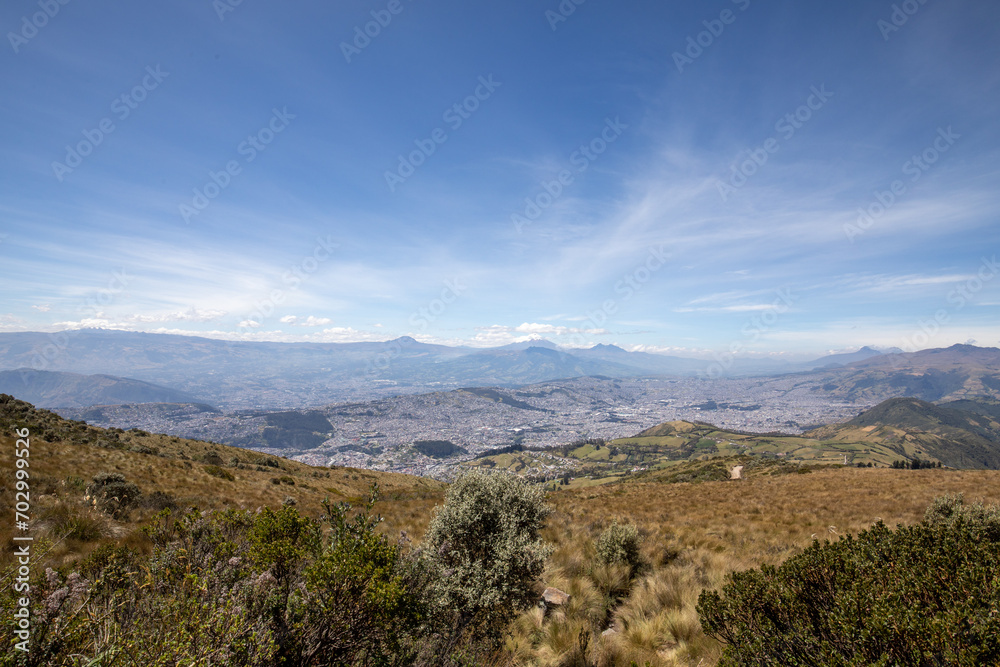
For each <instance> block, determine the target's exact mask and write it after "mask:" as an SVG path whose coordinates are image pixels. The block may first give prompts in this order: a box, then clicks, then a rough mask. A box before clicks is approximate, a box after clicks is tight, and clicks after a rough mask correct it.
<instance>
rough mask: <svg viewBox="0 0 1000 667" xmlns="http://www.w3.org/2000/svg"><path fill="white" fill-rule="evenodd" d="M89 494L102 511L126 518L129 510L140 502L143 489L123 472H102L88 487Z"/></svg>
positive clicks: (118, 517) (114, 516)
mask: <svg viewBox="0 0 1000 667" xmlns="http://www.w3.org/2000/svg"><path fill="white" fill-rule="evenodd" d="M87 496H88V497H90V498H91V499H92V500H93V501H94V503H95V505H96V506H97V508H98V509H99V510H101V511H102V512H105V513H107V514H109V515H111V516H112V517H113V518H115V519H124V518H126V517H127V516H128V512H129V510H130V509H132V508H133V507H135V506H136V505H137V504H138V502H139V498H140V497H141V496H142V491H140V490H139V487H138V486H136V485H135V484H133V483H132V482H128V481H126V480H125V476H124V475H122V474H121V473H117V472H102V473H100V474H98V475H97V476H95V477H94V481H93V483H92V484H90V486H88V487H87Z"/></svg>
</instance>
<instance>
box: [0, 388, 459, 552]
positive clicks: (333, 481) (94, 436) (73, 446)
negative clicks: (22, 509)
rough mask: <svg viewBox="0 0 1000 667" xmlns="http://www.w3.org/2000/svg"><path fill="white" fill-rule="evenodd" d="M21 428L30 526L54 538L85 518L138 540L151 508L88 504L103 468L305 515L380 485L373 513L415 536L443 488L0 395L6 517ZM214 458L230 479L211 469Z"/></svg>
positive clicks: (191, 501)
mask: <svg viewBox="0 0 1000 667" xmlns="http://www.w3.org/2000/svg"><path fill="white" fill-rule="evenodd" d="M25 427H26V428H28V429H29V431H30V434H31V435H30V441H31V447H30V452H31V454H30V464H31V467H30V471H31V480H30V481H31V515H32V517H33V519H34V523H33V526H32V533H33V534H35V535H36V536H38V537H44V536H46V535H48V536H55V535H56V534H58V533H59V532H60V530H59V529H60V528H61V527H62V526H64V525H65V523H66V521H67V519H68V517H72V516H76V517H82V518H84V519H86V520H87V521H89V522H90V523H91V524H92V525H93V526H94V527H95V528H96V529H97V530H98V531H99V532H100V533H101V534H102V535H103V538H118V539H133V540H139V538H138V536H137V535H136V534H135V529H136V527H137V526H138V525H139V524H140V523H142V522H143V521H145V520H148V519H149V518H150V517H151V516H152V515H153V514H155V513H156V511H157V509H156V508H154V507H140V508H138V509H136V510H134V511H133V512H132V513H131V517H130V520H128V521H125V522H115V521H111V520H110V519H109V518H107V517H104V516H103V515H101V514H100V513H98V512H97V511H96V510H93V509H91V508H89V507H88V506H87V503H86V501H85V500H84V495H85V490H84V487H85V484H86V483H89V482H90V481H91V480H92V479H93V477H94V476H95V475H97V474H98V473H101V472H117V473H121V474H123V475H124V476H125V477H126V479H127V480H128V481H130V482H134V483H136V484H137V485H138V486H139V488H140V489H141V490H142V492H143V493H144V494H147V495H148V494H151V493H152V492H154V491H159V492H163V493H166V494H169V495H170V496H172V497H173V498H174V499H175V500H176V502H177V505H178V506H179V507H181V508H184V507H190V506H196V507H198V508H200V509H203V510H211V509H222V508H227V507H240V508H257V507H262V506H270V507H277V506H280V505H281V503H282V502H283V501H284V500H285V499H286V498H289V497H291V498H294V499H295V501H296V502H297V504H298V506H299V508H300V509H301V510H302V511H303V512H305V513H307V514H310V515H316V514H318V513H319V511H320V503H321V501H322V500H323V499H324V498H330V499H331V500H333V501H339V500H355V501H356V500H359V499H361V498H363V497H364V496H366V495H367V492H368V488H369V486H370V484H371V483H372V482H377V483H378V484H379V486H380V487H381V489H382V497H383V502H381V503H380V504H379V506H378V507H377V511H380V512H381V513H383V514H384V515H385V516H386V519H387V521H386V529H387V530H392V531H394V532H396V531H398V530H407V531H408V532H411V533H416V534H422V532H423V530H424V528H425V527H426V524H427V522H428V520H429V514H430V508H431V507H432V506H433V505H434V504H436V503H439V502H440V500H441V498H442V497H443V491H442V490H443V488H444V485H443V484H441V483H440V482H436V481H434V480H431V479H426V478H421V477H413V476H410V475H402V474H397V473H386V472H378V471H371V470H356V469H352V468H320V467H312V466H308V465H305V464H303V463H299V462H296V461H291V460H288V459H283V458H278V457H274V456H268V455H264V454H260V453H258V452H254V451H251V450H245V449H239V448H236V447H228V446H225V445H219V444H214V443H208V442H203V441H198V440H186V439H183V438H177V437H173V436H166V435H154V434H146V433H144V432H136V431H125V432H122V431H119V430H115V429H108V430H106V429H101V428H96V427H92V426H87V425H85V424H84V423H82V422H73V421H68V420H64V419H62V418H61V417H59V416H58V415H55V414H54V413H51V412H48V411H46V410H35V409H34V408H32V407H31V406H30V405H29V404H27V403H23V402H21V401H14V402H10V401H6V402H5V401H4V398H3V397H0V469H2V470H4V471H7V472H6V473H5V474H4V476H3V477H2V478H0V512H5V513H6V514H7V515H8V516H13V503H14V489H13V481H14V479H13V474H12V472H11V471H13V470H14V449H15V447H14V444H15V439H16V436H15V429H19V428H25ZM141 452H154V453H141ZM213 464H214V465H216V466H217V468H221V469H222V470H223V471H224V472H225V473H228V474H229V475H231V476H232V477H233V480H232V481H230V480H228V479H223V478H220V477H219V476H216V475H212V474H210V472H209V471H210V470H212V468H211V467H210V466H211V465H213ZM275 482H277V483H275ZM11 533H12V527H11V525H10V522H7V523H5V524H3V525H0V540H2V541H3V542H4V543H5V544H10V541H9V537H10V536H11ZM130 536H131V537H130ZM99 541H100V540H99V539H94V540H74V539H68V540H65V541H64V542H63V543H62V544H61V545H60V546H59V547H58V548H57V549H56V551H55V555H57V556H60V557H64V558H65V559H67V560H73V559H75V558H77V557H79V556H81V555H84V554H86V553H88V552H89V551H90V550H92V549H93V548H94V547H95V546H96V545H97V543H99Z"/></svg>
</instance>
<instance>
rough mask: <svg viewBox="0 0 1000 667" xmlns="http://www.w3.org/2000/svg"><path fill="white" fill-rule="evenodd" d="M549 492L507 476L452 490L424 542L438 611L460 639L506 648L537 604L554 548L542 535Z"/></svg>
mask: <svg viewBox="0 0 1000 667" xmlns="http://www.w3.org/2000/svg"><path fill="white" fill-rule="evenodd" d="M550 511H551V510H550V509H549V508H548V507H547V506H546V505H545V502H544V492H543V491H542V489H541V488H540V487H538V486H533V485H531V484H529V483H528V482H526V481H525V480H523V479H521V478H519V477H514V476H512V475H506V474H491V473H485V472H479V471H474V472H469V473H466V474H464V475H463V476H462V477H460V478H459V479H457V480H456V481H455V482H454V483H453V484H452V485H451V487H450V488H449V489H448V493H447V495H446V497H445V504H444V505H443V506H441V507H440V508H438V511H437V513H436V514H435V516H434V519H433V520H432V521H431V525H430V528H429V530H428V532H427V535H426V537H425V538H424V549H425V554H426V557H427V559H428V561H429V562H430V563H431V565H432V567H434V568H435V570H436V571H437V576H436V578H435V579H436V580H435V582H434V585H433V587H432V591H431V594H432V598H433V604H434V606H435V607H436V608H437V609H438V611H439V613H440V614H442V616H444V617H445V618H446V619H447V620H448V622H449V623H450V624H451V625H452V631H453V632H456V634H462V633H465V632H468V633H471V634H472V635H473V636H475V637H477V638H483V639H487V640H494V641H495V640H499V639H500V638H501V637H502V636H503V633H504V632H505V630H506V628H507V626H508V624H509V623H510V621H511V620H513V619H514V618H515V617H516V616H517V614H518V613H519V612H520V611H522V610H524V609H527V608H528V607H530V606H531V605H532V604H534V603H535V601H536V600H537V591H536V590H535V584H536V583H537V581H538V578H539V577H540V576H541V574H542V571H543V569H544V568H545V559H546V558H547V557H548V555H549V553H551V548H550V547H549V546H548V545H547V544H546V543H545V541H544V540H543V539H542V538H541V536H540V535H539V533H540V531H541V528H542V525H543V523H544V520H545V518H546V517H547V516H548V515H549V513H550Z"/></svg>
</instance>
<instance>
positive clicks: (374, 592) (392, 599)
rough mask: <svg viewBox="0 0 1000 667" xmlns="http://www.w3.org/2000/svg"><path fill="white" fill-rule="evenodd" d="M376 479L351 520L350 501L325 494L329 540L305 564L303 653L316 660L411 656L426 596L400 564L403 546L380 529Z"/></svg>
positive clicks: (397, 660) (382, 660) (393, 660)
mask: <svg viewBox="0 0 1000 667" xmlns="http://www.w3.org/2000/svg"><path fill="white" fill-rule="evenodd" d="M377 499H378V487H377V486H373V487H372V492H371V495H370V496H369V499H368V503H367V505H365V506H364V508H362V509H361V511H360V512H359V513H358V514H357V515H356V516H355V517H354V518H353V519H352V520H350V521H348V519H347V514H348V511H349V510H350V506H349V505H348V504H347V503H338V504H336V505H333V504H331V503H329V502H324V503H323V506H324V508H325V510H326V520H327V522H328V523H329V526H330V528H331V536H330V543H329V546H328V547H327V548H326V549H325V550H324V551H323V553H322V555H320V556H319V557H318V558H317V559H316V560H315V561H313V562H312V564H311V565H310V566H309V567H308V568H307V569H306V571H305V581H306V584H307V598H306V600H305V604H304V609H305V610H306V614H305V618H304V620H303V623H302V626H301V627H302V628H303V629H304V630H303V632H302V636H301V640H300V641H301V646H302V651H303V653H305V654H307V655H310V656H312V657H313V660H315V661H316V663H314V664H331V665H333V664H337V665H340V664H344V665H351V664H357V663H358V662H362V663H363V664H377V665H396V664H398V665H404V664H407V665H408V664H411V662H412V661H411V659H412V649H411V648H410V646H409V645H408V642H407V640H408V639H409V638H410V634H411V633H412V632H413V631H415V630H416V629H417V627H418V625H419V622H420V620H421V613H420V610H421V604H420V601H419V600H418V599H417V596H416V591H414V590H411V589H410V587H409V586H408V582H407V579H406V578H405V577H404V576H403V573H402V571H401V569H400V550H399V547H398V546H396V545H393V544H390V543H389V541H388V539H387V538H386V537H385V536H384V535H380V534H378V533H377V532H376V530H375V529H376V526H377V525H378V524H379V523H380V522H381V520H382V519H381V517H379V516H375V515H372V508H373V507H374V505H375V501H376V500H377Z"/></svg>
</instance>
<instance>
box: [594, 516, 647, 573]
mask: <svg viewBox="0 0 1000 667" xmlns="http://www.w3.org/2000/svg"><path fill="white" fill-rule="evenodd" d="M595 548H596V551H597V559H598V560H600V561H601V562H603V563H606V564H608V565H614V564H616V563H618V564H622V565H627V566H628V567H629V568H630V569H631V570H632V572H633V573H635V572H636V571H637V570H638V569H639V564H640V559H639V529H638V528H637V527H636V525H635V524H634V523H626V524H620V523H618V521H613V522H612V523H611V525H610V526H608V527H607V528H605V529H604V531H603V532H602V533H601V535H600V537H598V538H597V544H596V545H595Z"/></svg>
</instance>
